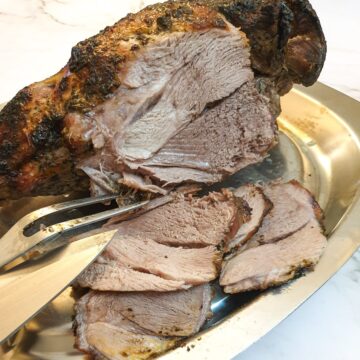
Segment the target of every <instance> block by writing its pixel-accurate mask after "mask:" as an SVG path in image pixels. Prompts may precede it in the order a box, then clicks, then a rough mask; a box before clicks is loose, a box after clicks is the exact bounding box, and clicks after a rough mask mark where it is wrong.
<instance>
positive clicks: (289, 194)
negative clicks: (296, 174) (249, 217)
mask: <svg viewBox="0 0 360 360" xmlns="http://www.w3.org/2000/svg"><path fill="white" fill-rule="evenodd" d="M264 193H265V195H266V197H267V198H269V199H270V201H271V202H272V204H273V207H272V209H271V210H270V212H269V213H268V215H267V216H265V218H264V220H263V222H262V225H261V227H260V228H259V230H258V231H257V233H256V234H255V235H254V236H253V237H252V238H251V240H250V241H248V242H247V243H245V245H244V247H242V250H245V249H248V248H251V247H255V246H258V245H259V244H269V243H273V242H275V241H279V240H281V239H284V238H286V237H287V236H289V235H291V234H293V233H295V232H296V231H298V230H299V229H301V228H303V227H304V226H305V225H306V224H307V223H308V222H309V221H310V220H311V219H313V218H315V219H318V220H319V221H320V220H321V219H322V210H321V208H320V206H319V205H318V203H317V202H316V200H315V199H314V197H313V196H312V195H311V194H310V192H309V191H308V190H306V189H305V188H304V187H303V186H302V185H301V184H300V183H299V182H297V181H295V180H292V181H290V182H288V183H286V184H276V185H270V186H266V187H265V188H264Z"/></svg>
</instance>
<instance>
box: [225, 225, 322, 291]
mask: <svg viewBox="0 0 360 360" xmlns="http://www.w3.org/2000/svg"><path fill="white" fill-rule="evenodd" d="M326 244H327V242H326V238H325V236H324V235H323V234H322V229H321V226H320V225H319V222H318V221H317V220H316V219H312V220H311V221H310V222H308V223H307V225H305V227H303V228H302V229H300V230H298V231H297V232H295V234H293V235H290V236H289V237H287V238H286V239H284V240H280V241H278V242H276V243H273V244H266V245H261V246H258V247H256V248H252V249H249V250H246V251H244V252H242V253H240V254H238V255H236V256H235V257H233V258H232V259H230V260H228V261H227V262H225V263H224V264H223V269H222V272H221V277H220V285H222V286H224V291H225V292H227V293H238V292H242V291H249V290H257V289H266V288H268V287H270V286H274V285H278V284H282V283H285V282H287V281H288V280H290V279H292V278H294V277H295V276H296V275H297V274H298V273H299V271H300V270H302V269H305V268H312V267H314V265H316V264H317V262H318V261H319V259H320V256H321V255H322V253H323V252H324V250H325V247H326Z"/></svg>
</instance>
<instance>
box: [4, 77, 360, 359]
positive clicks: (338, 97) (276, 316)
mask: <svg viewBox="0 0 360 360" xmlns="http://www.w3.org/2000/svg"><path fill="white" fill-rule="evenodd" d="M282 109H283V111H282V114H281V116H280V118H279V120H278V124H279V128H280V130H281V135H280V143H279V145H278V146H277V147H276V148H275V149H274V150H273V151H272V152H271V154H270V156H269V158H267V159H265V160H264V161H263V163H261V164H258V165H254V166H250V167H248V168H246V169H244V170H242V171H241V172H240V173H238V174H235V175H234V176H232V177H231V178H230V179H228V180H227V181H225V182H224V184H223V185H225V186H229V187H235V186H238V185H240V184H242V183H245V182H255V181H260V182H267V181H272V180H276V179H279V178H281V179H282V180H283V181H286V180H289V179H292V178H295V179H297V180H299V181H300V182H301V183H302V184H304V186H305V187H307V188H308V189H310V190H311V191H312V192H313V193H314V194H315V196H316V198H317V199H318V201H319V203H320V205H321V206H322V208H323V209H324V211H325V216H326V218H325V227H326V232H327V235H328V237H329V246H328V248H327V249H326V252H325V254H324V256H323V257H322V259H321V261H320V263H319V264H318V266H317V267H316V269H315V271H314V272H311V273H308V274H307V275H306V276H303V277H301V278H298V279H296V280H294V281H292V282H290V283H289V284H286V285H284V286H282V287H280V288H275V289H270V290H268V291H265V292H262V293H259V292H252V293H249V294H238V295H233V296H226V295H224V294H222V293H221V291H220V290H219V291H218V292H217V294H216V297H215V299H214V300H213V302H212V310H213V312H214V317H213V319H212V320H211V321H210V323H209V324H208V325H207V328H206V329H205V330H204V331H202V332H201V333H199V334H198V335H197V336H194V337H193V338H191V339H189V340H188V341H186V343H185V345H184V346H182V347H179V348H177V349H174V350H172V351H170V352H168V353H166V354H164V355H162V356H161V357H160V358H161V359H163V360H173V359H174V360H175V359H181V360H183V359H188V360H200V359H201V360H206V359H209V360H211V359H224V360H225V359H231V358H232V357H234V356H235V355H236V354H238V353H240V352H241V351H243V350H245V349H246V348H247V347H248V346H250V345H251V344H252V343H254V342H255V341H257V340H258V339H259V338H260V337H262V336H263V335H264V334H266V333H267V332H268V331H270V330H271V329H272V328H273V327H274V326H276V325H277V324H278V323H279V322H280V321H282V320H283V319H284V318H286V317H287V316H288V315H289V314H290V313H291V312H292V311H294V310H295V309H296V308H297V307H298V306H300V305H301V304H302V303H303V302H304V301H305V300H306V299H307V298H308V297H309V296H311V295H312V294H313V293H314V292H315V291H316V290H318V289H319V288H320V287H321V286H322V285H323V284H324V283H325V282H326V281H327V280H328V279H329V278H330V277H331V276H332V275H333V274H335V272H336V271H337V270H338V269H339V268H340V267H341V266H342V265H343V264H344V263H345V262H346V260H348V259H349V257H350V256H351V255H352V254H353V253H354V252H355V251H356V250H357V248H358V247H359V246H360V225H359V224H360V223H359V216H360V190H359V183H360V103H359V102H357V101H356V100H353V99H351V98H350V97H347V96H346V95H343V94H341V93H339V92H338V91H336V90H333V89H331V88H329V87H327V86H325V85H323V84H321V83H317V84H315V85H314V86H312V87H311V88H303V87H296V88H295V89H293V90H292V91H291V92H290V93H289V94H288V95H286V96H285V97H284V98H283V99H282ZM59 200H62V197H42V198H33V199H31V200H30V201H29V199H26V200H19V201H16V202H13V203H11V204H9V205H8V206H7V207H3V208H0V234H3V233H4V232H5V231H6V230H7V229H8V228H9V226H11V224H12V223H14V222H15V221H16V220H17V219H18V218H20V217H21V216H23V215H25V214H26V213H28V212H29V211H31V210H33V209H36V208H39V207H41V206H45V205H47V204H49V203H54V202H58V201H59ZM29 296H31V294H29ZM72 315H73V300H72V298H71V296H70V288H68V289H66V290H65V291H64V292H63V293H62V294H61V295H60V296H58V297H57V298H56V299H55V300H54V301H53V302H52V303H50V304H49V305H48V306H46V307H45V308H44V309H43V310H42V311H41V312H40V313H39V314H38V315H37V316H36V317H35V318H34V319H33V320H31V321H30V322H29V323H28V324H27V325H26V326H25V327H24V328H23V329H22V330H21V331H20V332H19V333H18V334H17V335H16V336H14V337H13V338H12V339H9V340H8V341H7V343H5V344H3V345H2V347H1V348H0V358H1V359H6V360H8V359H9V360H10V359H19V360H28V359H29V360H30V359H61V360H66V359H79V360H80V359H84V358H85V357H84V355H82V354H81V353H79V352H77V351H76V350H75V349H74V348H73V343H74V337H73V334H72V330H71V317H72ZM299 326H301V325H299Z"/></svg>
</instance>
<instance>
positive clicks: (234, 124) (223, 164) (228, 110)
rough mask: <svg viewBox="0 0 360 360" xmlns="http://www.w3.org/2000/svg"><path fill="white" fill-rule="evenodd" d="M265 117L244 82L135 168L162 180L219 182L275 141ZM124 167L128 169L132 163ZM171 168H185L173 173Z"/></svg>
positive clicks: (262, 103) (266, 112)
mask: <svg viewBox="0 0 360 360" xmlns="http://www.w3.org/2000/svg"><path fill="white" fill-rule="evenodd" d="M271 119H272V115H271V114H270V112H269V109H268V104H267V102H266V100H265V99H264V98H262V97H261V96H260V95H259V94H258V93H257V91H256V89H255V87H254V85H253V84H251V83H246V84H244V85H243V86H241V87H240V89H238V90H236V91H235V92H234V93H233V94H232V95H230V96H229V97H227V98H226V99H224V100H223V101H222V102H220V103H219V104H215V105H214V106H213V107H210V108H209V109H206V110H205V111H204V112H203V114H202V115H201V116H199V117H198V118H197V119H196V120H194V121H193V122H192V123H190V124H189V125H188V126H187V127H186V128H185V129H184V130H182V131H181V132H179V133H177V134H176V135H175V136H173V137H172V138H171V139H170V140H169V141H168V142H167V143H166V144H165V145H164V146H163V147H162V148H161V149H160V150H159V151H158V152H157V153H156V154H155V155H154V156H153V157H152V158H150V159H148V160H146V161H144V162H142V163H141V165H140V164H139V163H137V166H139V167H141V169H142V170H143V171H146V172H148V173H149V175H151V176H152V177H155V178H156V179H158V180H161V181H164V182H166V183H167V184H173V183H179V182H183V181H188V180H192V181H197V182H216V181H219V180H221V179H222V177H223V176H224V175H226V174H233V173H234V172H236V171H237V170H239V169H241V168H244V167H246V166H247V165H250V164H252V163H256V162H259V161H261V160H262V159H263V156H264V155H265V154H266V153H267V151H268V150H269V149H270V148H271V147H272V146H273V145H274V142H275V134H276V128H275V124H274V122H273V121H272V120H271ZM225 144H226V145H225ZM130 166H131V167H132V168H134V167H135V164H134V163H133V164H131V165H130ZM176 167H177V168H179V169H181V168H185V169H186V171H176V170H175V169H174V168H176ZM188 169H189V170H188ZM194 169H196V170H197V171H194ZM174 173H175V174H177V176H176V178H174ZM210 176H212V179H211V178H210ZM207 177H209V179H208V178H207Z"/></svg>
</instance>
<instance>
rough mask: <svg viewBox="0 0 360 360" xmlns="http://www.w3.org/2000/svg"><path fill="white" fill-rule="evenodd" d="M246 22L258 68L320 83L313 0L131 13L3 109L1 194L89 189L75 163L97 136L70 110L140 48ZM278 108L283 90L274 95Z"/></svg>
mask: <svg viewBox="0 0 360 360" xmlns="http://www.w3.org/2000/svg"><path fill="white" fill-rule="evenodd" d="M223 15H224V16H225V17H226V18H227V20H229V21H230V22H231V23H232V24H233V25H235V26H239V27H241V29H242V30H243V31H244V32H245V33H246V34H247V36H248V38H249V40H250V45H251V60H252V67H253V69H254V71H255V72H256V74H261V76H267V77H269V78H271V81H274V82H275V84H276V87H277V91H278V92H279V93H281V94H282V93H285V92H286V91H288V90H289V89H290V88H291V85H292V82H301V83H303V84H305V85H309V84H311V83H313V82H314V81H315V80H316V78H317V77H318V75H319V72H320V70H321V68H322V65H323V61H324V58H325V53H326V45H325V40H324V36H323V34H322V31H321V27H320V23H319V21H318V19H317V17H316V14H315V12H314V11H313V9H312V8H311V6H310V5H309V3H308V1H307V0H297V1H295V0H286V1H285V0H263V1H258V0H246V1H245V0H189V1H181V0H180V1H178V2H175V1H169V2H167V3H164V4H156V5H153V6H149V7H147V8H145V9H144V10H142V11H140V12H139V13H137V14H130V15H128V16H127V17H125V18H124V19H122V20H120V21H118V22H117V23H116V24H114V25H113V26H111V27H107V28H105V29H104V30H103V31H101V32H100V33H99V34H98V35H95V36H93V37H91V38H89V39H87V40H84V41H82V42H80V43H79V44H77V45H76V46H75V47H74V48H73V49H72V52H71V58H70V60H69V62H68V64H67V65H66V66H65V67H64V68H63V69H61V70H60V71H59V72H58V73H57V74H55V75H54V76H52V77H50V78H48V79H46V80H44V81H42V82H39V83H34V84H32V85H30V86H27V87H25V88H24V89H23V90H21V91H20V92H19V93H18V94H17V95H16V96H15V97H14V98H13V99H12V100H11V101H10V102H9V103H8V104H7V105H6V106H5V108H4V109H3V110H2V111H1V112H0V199H5V198H18V197H21V196H26V195H39V194H62V193H65V192H67V191H69V190H73V189H74V188H76V189H77V190H84V189H86V188H87V187H88V180H87V178H86V177H85V176H84V174H83V173H82V172H81V171H79V170H77V169H76V162H77V161H78V160H79V159H81V157H82V156H89V154H91V144H90V143H89V142H84V141H83V140H82V139H80V138H77V139H74V138H72V137H71V134H69V130H68V129H69V127H70V125H71V124H69V123H67V122H68V121H70V120H65V119H64V117H65V115H66V114H67V113H69V112H79V113H83V112H86V111H89V110H90V109H92V108H93V107H94V106H96V105H98V104H99V103H102V102H103V101H105V99H106V98H107V97H108V96H109V94H111V93H113V92H114V91H115V89H116V88H117V87H118V86H119V85H120V84H121V81H122V78H123V76H124V75H125V74H126V72H127V68H128V64H129V63H130V62H131V60H132V59H134V58H135V57H136V54H137V53H138V52H139V51H141V49H143V48H145V47H146V45H147V44H148V43H151V42H152V41H154V39H155V38H156V37H159V36H161V35H162V34H169V33H173V32H176V31H200V30H205V29H210V28H221V29H226V28H227V25H226V22H225V21H224V18H223ZM273 102H274V104H273V105H272V107H274V109H277V108H278V105H277V104H276V103H277V102H278V98H277V97H274V100H273Z"/></svg>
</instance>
